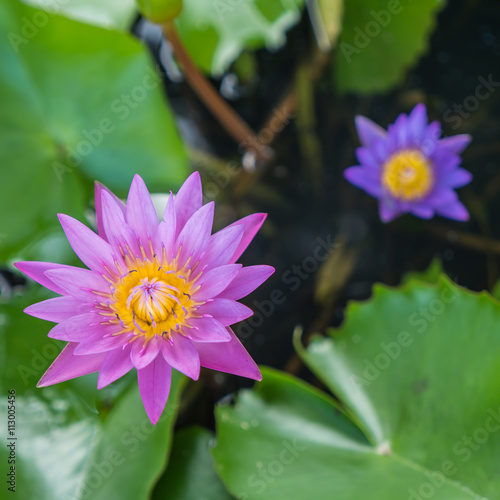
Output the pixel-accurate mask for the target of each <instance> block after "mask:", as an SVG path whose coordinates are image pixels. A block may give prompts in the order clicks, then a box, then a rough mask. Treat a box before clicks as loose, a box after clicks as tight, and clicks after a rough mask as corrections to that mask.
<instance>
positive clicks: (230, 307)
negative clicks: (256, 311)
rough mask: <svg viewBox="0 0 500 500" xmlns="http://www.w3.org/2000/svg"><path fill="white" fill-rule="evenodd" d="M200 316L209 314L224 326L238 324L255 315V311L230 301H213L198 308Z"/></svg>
mask: <svg viewBox="0 0 500 500" xmlns="http://www.w3.org/2000/svg"><path fill="white" fill-rule="evenodd" d="M197 312H198V313H199V314H202V315H205V314H209V315H210V316H212V317H213V318H214V319H216V320H217V321H218V322H219V323H220V324H221V325H222V326H229V325H232V324H233V323H238V322H239V321H243V320H244V319H247V318H249V317H250V316H252V315H253V311H252V310H251V309H250V308H249V307H247V306H245V305H243V304H240V303H239V302H236V301H235V300H230V299H219V298H217V299H213V300H211V301H210V302H206V303H205V304H203V305H202V306H200V307H199V308H198V311H197Z"/></svg>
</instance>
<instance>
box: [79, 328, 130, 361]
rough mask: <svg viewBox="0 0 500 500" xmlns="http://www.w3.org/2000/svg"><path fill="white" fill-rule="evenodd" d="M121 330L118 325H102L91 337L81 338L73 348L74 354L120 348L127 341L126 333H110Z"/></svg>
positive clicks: (94, 352)
mask: <svg viewBox="0 0 500 500" xmlns="http://www.w3.org/2000/svg"><path fill="white" fill-rule="evenodd" d="M120 330H121V328H120V326H119V325H118V327H116V325H113V326H102V327H101V331H98V332H96V333H94V334H93V335H92V336H91V337H87V338H86V339H84V340H82V341H81V342H80V343H79V344H78V346H77V348H76V349H75V356H81V355H82V354H98V353H101V352H108V351H112V350H114V349H122V347H123V346H124V345H125V344H127V343H128V336H127V334H125V333H124V334H122V335H114V336H113V335H112V334H113V333H117V332H119V331H120Z"/></svg>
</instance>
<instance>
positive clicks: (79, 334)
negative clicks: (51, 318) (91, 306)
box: [48, 312, 104, 342]
mask: <svg viewBox="0 0 500 500" xmlns="http://www.w3.org/2000/svg"><path fill="white" fill-rule="evenodd" d="M103 320H104V318H103V316H101V315H99V314H97V313H95V312H92V313H86V314H79V315H78V316H71V318H68V319H66V320H64V321H63V322H62V323H59V324H58V325H56V326H54V328H52V330H50V332H49V333H48V337H50V338H51V339H57V340H64V341H66V342H81V341H82V340H85V339H86V338H88V337H90V336H92V335H95V334H96V333H97V332H100V331H102V326H101V324H100V323H101V322H102V321H103Z"/></svg>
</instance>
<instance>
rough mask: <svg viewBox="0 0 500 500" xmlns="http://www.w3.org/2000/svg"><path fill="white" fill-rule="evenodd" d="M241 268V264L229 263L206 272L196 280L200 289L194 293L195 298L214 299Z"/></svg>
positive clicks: (197, 299)
mask: <svg viewBox="0 0 500 500" xmlns="http://www.w3.org/2000/svg"><path fill="white" fill-rule="evenodd" d="M241 268H242V265H241V264H228V265H227V266H220V267H214V268H213V269H210V270H209V271H207V272H204V273H203V274H202V275H201V278H200V279H199V280H198V281H197V282H196V286H200V289H199V290H198V291H196V292H195V293H193V300H195V301H197V302H203V301H205V300H208V299H213V298H214V297H216V296H217V295H219V293H221V292H222V291H223V290H225V289H226V288H227V287H228V285H229V284H230V283H231V281H233V279H234V278H235V277H236V276H237V275H238V272H239V271H240V269H241Z"/></svg>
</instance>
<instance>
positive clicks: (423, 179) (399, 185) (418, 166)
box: [382, 149, 434, 201]
mask: <svg viewBox="0 0 500 500" xmlns="http://www.w3.org/2000/svg"><path fill="white" fill-rule="evenodd" d="M433 183H434V176H433V173H432V166H431V164H430V162H429V161H428V160H427V158H426V157H425V156H424V155H423V154H422V153H421V152H420V151H418V150H416V149H408V150H405V151H400V152H399V153H396V154H394V155H393V156H391V157H390V158H389V160H388V161H387V163H386V164H385V165H384V170H383V172H382V184H383V185H384V187H385V188H387V189H388V191H389V192H390V193H391V194H392V195H393V196H394V197H395V198H398V199H400V200H404V201H413V200H417V199H419V198H423V197H424V196H425V195H427V194H428V193H429V191H430V190H431V188H432V185H433Z"/></svg>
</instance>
